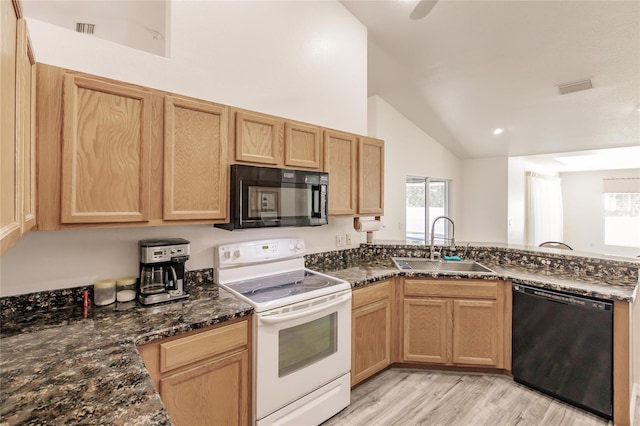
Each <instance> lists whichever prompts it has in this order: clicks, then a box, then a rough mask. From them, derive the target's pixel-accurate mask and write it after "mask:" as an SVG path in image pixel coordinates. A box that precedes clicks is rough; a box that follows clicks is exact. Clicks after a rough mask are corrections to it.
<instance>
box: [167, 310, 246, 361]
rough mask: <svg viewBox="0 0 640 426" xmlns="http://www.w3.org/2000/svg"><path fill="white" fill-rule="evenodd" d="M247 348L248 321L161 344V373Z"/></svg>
mask: <svg viewBox="0 0 640 426" xmlns="http://www.w3.org/2000/svg"><path fill="white" fill-rule="evenodd" d="M245 346H247V321H242V322H239V323H237V324H233V325H228V326H224V327H221V328H216V329H213V330H209V331H205V332H202V333H198V334H194V335H193V336H188V337H184V338H181V339H176V340H172V341H170V342H166V343H161V344H160V372H162V373H164V372H166V371H170V370H173V369H175V368H178V367H182V366H185V365H188V364H191V363H193V362H196V361H200V360H203V359H206V358H210V357H213V356H216V355H219V354H222V353H225V352H228V351H231V350H233V349H237V348H242V347H245Z"/></svg>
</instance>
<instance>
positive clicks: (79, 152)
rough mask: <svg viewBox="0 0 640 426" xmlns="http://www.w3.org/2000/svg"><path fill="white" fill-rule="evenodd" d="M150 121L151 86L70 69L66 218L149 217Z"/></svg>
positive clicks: (66, 81) (65, 117) (65, 131)
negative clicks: (107, 79)
mask: <svg viewBox="0 0 640 426" xmlns="http://www.w3.org/2000/svg"><path fill="white" fill-rule="evenodd" d="M150 127H151V93H150V92H148V91H145V90H141V89H138V88H135V87H132V86H129V85H126V84H124V83H123V84H112V83H106V82H103V81H100V80H94V79H89V78H85V77H81V76H76V75H72V74H67V75H65V77H64V96H63V128H62V136H63V137H62V139H63V141H62V209H61V221H62V223H101V222H143V221H147V220H148V217H149V179H150V170H149V169H150V167H149V159H150V157H149V151H150V140H151V139H150V137H151V136H150V135H151V133H150Z"/></svg>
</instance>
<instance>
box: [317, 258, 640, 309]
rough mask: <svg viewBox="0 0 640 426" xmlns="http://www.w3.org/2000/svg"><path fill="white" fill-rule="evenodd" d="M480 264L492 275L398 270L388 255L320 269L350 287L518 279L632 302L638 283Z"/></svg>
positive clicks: (520, 281) (529, 268) (517, 266)
mask: <svg viewBox="0 0 640 426" xmlns="http://www.w3.org/2000/svg"><path fill="white" fill-rule="evenodd" d="M480 263H481V264H482V265H484V266H486V267H488V268H490V269H491V270H493V271H494V272H495V274H494V275H484V274H483V275H478V274H474V273H465V272H455V273H454V272H452V273H443V272H410V271H400V270H398V269H397V268H396V267H395V265H394V264H393V262H392V261H391V259H390V258H381V259H379V260H376V261H369V262H363V263H354V264H352V265H343V266H347V267H346V268H345V267H341V268H340V269H331V268H326V269H325V268H323V271H322V272H325V273H327V274H329V275H332V276H335V277H336V278H340V279H343V280H345V281H348V282H350V283H351V286H352V288H356V287H361V286H364V285H367V284H369V283H373V282H376V281H380V280H384V279H387V278H393V277H397V276H403V277H426V278H452V279H486V280H508V281H517V282H519V283H522V284H529V285H532V286H535V287H541V288H547V289H551V290H560V291H566V292H569V293H573V294H576V295H585V296H593V297H599V298H603V299H609V300H620V301H625V302H632V301H634V300H635V298H636V296H637V292H638V282H637V281H635V282H632V281H629V280H628V279H625V278H619V277H607V276H592V277H585V276H580V277H576V276H574V275H572V274H570V273H567V272H564V273H562V272H558V271H555V270H547V269H545V268H540V267H537V266H532V267H524V266H520V265H499V264H494V263H491V262H480Z"/></svg>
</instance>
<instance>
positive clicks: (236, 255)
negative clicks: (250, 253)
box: [233, 249, 240, 259]
mask: <svg viewBox="0 0 640 426" xmlns="http://www.w3.org/2000/svg"><path fill="white" fill-rule="evenodd" d="M233 257H234V258H236V259H237V258H239V257H240V250H238V249H235V250H234V251H233Z"/></svg>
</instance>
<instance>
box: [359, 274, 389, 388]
mask: <svg viewBox="0 0 640 426" xmlns="http://www.w3.org/2000/svg"><path fill="white" fill-rule="evenodd" d="M391 306H392V286H391V281H388V280H387V281H382V282H379V283H375V284H372V285H369V286H367V287H361V288H357V289H355V290H354V291H353V299H352V320H351V341H352V342H351V386H354V385H356V384H357V383H359V382H361V381H363V380H365V379H366V378H368V377H371V376H372V375H374V374H375V373H377V372H378V371H380V370H383V369H385V368H386V367H387V366H388V365H389V364H390V363H391V342H392V339H391V334H392V331H391V330H392V328H391Z"/></svg>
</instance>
